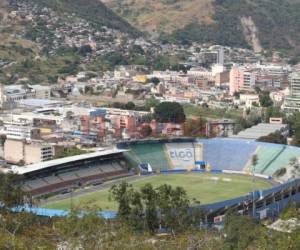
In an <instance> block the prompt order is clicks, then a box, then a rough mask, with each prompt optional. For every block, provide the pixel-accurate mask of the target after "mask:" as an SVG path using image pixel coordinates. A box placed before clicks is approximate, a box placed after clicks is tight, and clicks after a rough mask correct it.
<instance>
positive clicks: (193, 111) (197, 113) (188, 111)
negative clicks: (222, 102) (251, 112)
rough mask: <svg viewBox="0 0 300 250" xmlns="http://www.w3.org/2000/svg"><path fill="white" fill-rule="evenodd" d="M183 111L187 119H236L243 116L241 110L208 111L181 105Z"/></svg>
mask: <svg viewBox="0 0 300 250" xmlns="http://www.w3.org/2000/svg"><path fill="white" fill-rule="evenodd" d="M183 109H184V113H185V115H186V117H187V118H196V117H202V118H206V119H221V118H228V119H237V118H239V117H242V115H243V111H242V110H241V109H233V110H226V109H220V108H219V109H217V108H216V109H210V108H203V107H201V106H194V105H183Z"/></svg>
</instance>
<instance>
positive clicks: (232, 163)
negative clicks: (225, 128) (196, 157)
mask: <svg viewBox="0 0 300 250" xmlns="http://www.w3.org/2000/svg"><path fill="white" fill-rule="evenodd" d="M198 142H200V143H203V145H204V161H205V162H207V163H208V164H209V165H210V167H211V169H216V170H224V169H226V170H235V171H242V170H243V169H244V167H245V166H246V164H247V162H248V161H249V159H250V158H251V156H252V155H253V154H254V153H255V150H256V148H257V145H256V144H255V143H252V142H247V141H243V140H235V139H211V140H205V139H203V140H198Z"/></svg>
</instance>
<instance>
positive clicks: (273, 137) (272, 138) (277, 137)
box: [258, 131, 286, 144]
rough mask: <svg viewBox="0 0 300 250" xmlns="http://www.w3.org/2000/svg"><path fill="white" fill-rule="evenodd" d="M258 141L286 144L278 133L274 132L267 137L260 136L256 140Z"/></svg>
mask: <svg viewBox="0 0 300 250" xmlns="http://www.w3.org/2000/svg"><path fill="white" fill-rule="evenodd" d="M258 141H261V142H269V143H277V144H286V138H285V137H284V136H283V135H282V134H281V133H280V132H279V131H276V132H275V133H271V134H269V135H267V136H262V137H260V138H258Z"/></svg>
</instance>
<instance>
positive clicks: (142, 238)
mask: <svg viewBox="0 0 300 250" xmlns="http://www.w3.org/2000/svg"><path fill="white" fill-rule="evenodd" d="M16 178H18V177H17V176H13V175H8V176H4V175H3V174H2V175H0V179H1V182H0V183H1V192H0V202H1V209H0V249H15V250H32V249H34V250H35V249H49V250H52V249H53V250H54V249H57V248H58V247H63V248H65V247H66V248H67V249H86V250H100V249H101V250H102V249H103V250H106V249H108V250H115V249H128V250H129V249H149V250H156V249H166V250H181V249H203V250H210V249H214V250H223V249H225V250H227V249H228V250H233V249H258V250H273V249H278V250H286V249H291V250H294V249H295V250H296V249H299V248H300V228H299V227H298V228H296V229H295V230H294V231H293V232H292V233H290V234H287V233H281V232H277V231H274V230H271V229H268V228H267V227H266V226H265V225H264V224H263V223H262V222H260V221H256V220H254V219H252V218H251V217H249V216H242V215H240V214H238V213H237V212H238V211H234V210H232V211H229V212H228V213H226V214H225V227H224V228H223V229H220V230H219V231H218V230H213V229H201V228H198V226H199V222H200V221H201V220H202V218H203V217H202V214H201V211H199V210H197V209H196V210H193V211H191V210H190V213H189V214H188V213H187V209H186V208H187V205H189V202H190V200H189V198H188V197H187V196H186V192H185V190H184V189H182V188H172V187H170V186H168V185H161V186H160V187H159V188H154V187H153V186H151V185H149V184H148V185H145V186H143V187H142V189H141V190H140V191H137V190H135V189H132V187H131V186H130V185H128V184H126V183H123V184H121V185H119V186H115V187H114V188H113V189H112V195H113V197H114V198H115V199H116V200H117V201H118V203H119V205H122V206H121V207H120V209H119V210H120V212H121V211H122V212H123V214H122V213H120V215H121V216H119V217H117V218H116V219H114V220H111V221H107V220H104V219H102V218H101V217H99V214H98V213H97V211H99V207H89V206H85V207H82V209H84V211H85V213H82V212H81V211H80V210H73V211H72V212H71V213H70V215H69V216H67V217H62V218H58V217H52V218H48V217H42V216H36V215H34V214H31V213H26V212H19V213H15V212H14V213H12V212H10V210H8V209H7V208H10V206H15V205H24V199H20V197H21V196H22V197H24V193H21V192H19V187H18V186H16V184H17V183H16V181H17V179H16ZM28 200H30V199H28ZM11 201H13V202H11ZM141 208H144V210H141ZM156 208H159V209H160V213H156V212H155V210H154V209H156ZM173 208H176V209H173ZM199 212H200V213H199ZM128 216H129V217H128ZM291 217H293V218H299V211H298V209H297V207H296V206H295V204H291V206H290V208H287V209H286V211H285V212H284V213H283V214H282V218H283V219H290V218H291ZM128 220H129V221H128ZM197 222H198V223H197ZM132 223H135V224H132ZM266 223H268V222H266ZM159 226H162V227H164V228H167V229H168V231H167V232H168V233H166V234H156V233H157V229H158V227H159Z"/></svg>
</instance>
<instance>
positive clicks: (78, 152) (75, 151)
mask: <svg viewBox="0 0 300 250" xmlns="http://www.w3.org/2000/svg"><path fill="white" fill-rule="evenodd" d="M86 153H89V152H88V151H86V150H82V149H80V148H77V147H72V148H66V149H64V150H63V151H62V152H60V153H58V154H57V155H55V157H54V158H55V159H60V158H64V157H69V156H74V155H81V154H86Z"/></svg>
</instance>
